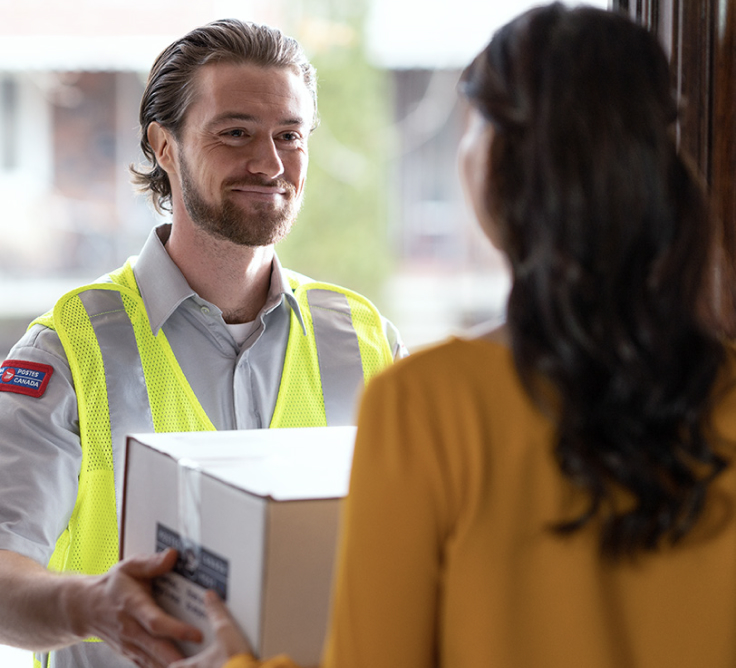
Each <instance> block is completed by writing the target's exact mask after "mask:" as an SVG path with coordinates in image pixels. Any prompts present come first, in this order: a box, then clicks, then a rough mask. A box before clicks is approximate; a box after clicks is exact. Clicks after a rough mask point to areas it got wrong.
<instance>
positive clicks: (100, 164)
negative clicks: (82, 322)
mask: <svg viewBox="0 0 736 668" xmlns="http://www.w3.org/2000/svg"><path fill="white" fill-rule="evenodd" d="M534 4H539V3H538V2H529V1H528V0H527V1H525V0H506V2H503V3H501V2H497V1H496V0H482V1H481V0H421V1H420V0H210V1H207V0H197V2H193V1H190V0H66V1H65V2H63V3H60V2H57V1H56V0H23V1H22V2H18V1H17V0H13V1H11V0H0V207H1V209H2V210H0V357H3V358H4V356H5V354H6V353H7V351H8V350H9V348H10V346H11V345H12V343H14V342H15V340H17V338H18V337H19V336H20V335H21V334H22V332H23V331H24V330H25V328H26V326H27V324H28V323H29V322H30V321H31V320H32V319H33V318H34V317H36V316H37V315H39V314H41V313H43V312H45V311H46V310H48V309H49V308H51V307H52V306H53V304H54V302H55V300H56V299H57V298H58V297H59V296H60V295H61V294H63V293H64V292H65V291H66V290H68V289H71V288H72V287H76V286H78V285H81V284H83V283H86V282H90V281H92V280H94V279H95V278H96V277H97V276H99V275H101V274H103V273H105V272H106V271H108V270H111V269H113V268H116V267H117V266H119V265H120V264H122V263H123V261H124V260H125V259H126V258H127V257H128V256H129V255H131V254H135V253H136V252H137V251H138V250H139V249H140V247H141V245H142V244H143V242H144V240H145V238H146V236H147V235H148V232H149V231H150V229H151V227H152V226H153V225H155V224H156V223H157V222H159V221H160V220H161V219H160V218H158V217H157V216H156V215H155V214H154V213H153V211H152V209H151V208H150V206H148V205H147V203H146V202H145V200H144V199H143V198H142V197H140V196H137V195H136V194H135V193H134V191H133V188H132V186H131V185H130V181H129V176H128V171H127V166H128V165H129V164H131V163H138V162H139V161H140V159H141V154H140V151H139V148H138V136H137V115H138V104H139V101H140V96H141V93H142V91H143V87H144V85H145V78H146V74H147V72H148V69H149V67H150V65H151V64H152V62H153V60H154V58H155V57H156V55H157V54H158V53H159V52H160V51H161V50H162V49H163V48H164V47H165V46H166V45H167V44H169V43H170V42H171V41H173V40H174V39H176V38H177V37H180V36H181V35H183V34H184V33H186V32H187V31H189V30H191V29H192V28H194V27H196V26H198V25H202V24H204V23H207V22H209V21H211V20H214V19H216V18H224V17H236V18H241V19H245V20H253V21H257V22H262V23H268V24H271V25H275V26H278V27H280V28H281V29H283V30H284V31H285V32H286V33H288V34H290V35H293V36H294V37H296V38H298V39H299V40H300V41H301V43H302V44H303V45H304V47H305V49H306V51H307V54H308V56H309V57H310V59H311V60H312V62H313V63H314V64H315V66H316V67H317V70H318V76H319V105H320V117H321V125H320V127H319V128H318V130H317V131H316V133H315V134H314V136H313V137H312V139H311V141H310V167H309V176H308V185H307V194H306V199H305V204H304V208H303V210H302V213H301V214H300V217H299V222H298V223H297V225H296V226H295V228H294V230H293V232H292V233H291V235H290V236H289V238H288V239H287V240H286V241H285V242H283V243H282V244H281V245H279V247H278V253H279V256H280V257H281V259H282V261H283V262H284V264H285V265H286V266H288V267H290V268H293V269H295V270H298V271H301V272H303V273H306V274H309V275H311V276H313V277H315V278H318V279H320V280H326V281H332V282H336V283H341V284H343V285H345V286H347V287H351V288H353V289H356V290H358V291H360V292H363V293H364V294H366V295H367V296H369V297H370V298H371V299H372V300H373V301H374V302H375V303H376V304H377V306H378V307H379V309H380V310H381V311H382V312H383V313H385V314H386V315H387V316H388V317H390V318H391V319H392V320H393V321H394V323H395V324H396V325H397V326H398V327H399V329H400V331H401V332H402V335H403V337H404V339H405V341H406V343H407V345H408V346H409V348H410V350H416V349H417V348H419V347H421V346H423V345H426V344H428V343H432V342H434V341H437V340H440V339H442V338H444V337H446V336H448V335H449V334H452V333H454V332H458V331H461V330H463V329H465V328H467V327H470V326H472V325H474V324H477V323H479V322H482V321H485V320H489V319H496V320H497V319H500V318H502V317H503V307H504V301H505V295H506V292H507V290H508V277H507V275H506V273H505V271H504V268H503V265H502V263H501V261H500V258H499V256H498V254H497V253H496V252H495V251H494V250H493V249H492V248H491V247H490V244H489V243H488V242H487V241H486V240H485V239H484V237H483V236H482V235H481V233H480V232H479V231H478V230H477V229H476V226H475V224H474V223H473V221H472V218H471V216H470V213H469V211H468V210H467V208H466V207H465V205H464V203H463V199H462V194H461V189H460V184H459V181H458V177H457V170H456V164H455V150H456V146H457V143H458V140H459V137H460V134H461V132H462V128H463V112H462V108H461V106H460V105H458V103H457V97H456V93H455V86H456V83H457V80H458V77H459V74H460V71H461V70H462V68H463V67H464V66H465V65H466V64H467V63H468V62H469V60H470V59H471V58H472V57H473V56H474V55H475V54H476V53H477V52H478V51H479V50H480V49H481V48H482V47H483V46H484V44H485V43H486V42H487V41H488V39H489V38H490V36H491V34H492V33H493V31H494V30H495V29H496V28H497V27H498V26H500V25H501V24H503V23H504V22H505V21H507V20H508V19H509V18H511V17H512V16H514V15H515V14H517V13H519V12H520V11H522V10H524V9H526V8H528V7H530V6H532V5H534ZM588 4H595V5H597V6H600V7H605V6H607V1H606V0H594V1H593V2H589V3H588ZM3 652H7V657H6V655H4V654H3ZM16 657H17V661H18V663H17V664H15V663H13V661H15V658H16ZM27 663H28V655H27V653H26V652H16V651H15V650H6V649H3V648H2V647H0V665H2V666H4V667H6V668H15V665H18V666H21V665H22V666H25V665H26V664H27Z"/></svg>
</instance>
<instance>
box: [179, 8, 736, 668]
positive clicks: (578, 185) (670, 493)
mask: <svg viewBox="0 0 736 668" xmlns="http://www.w3.org/2000/svg"><path fill="white" fill-rule="evenodd" d="M461 92H462V94H463V95H464V96H465V97H466V98H467V100H468V102H469V103H470V104H469V106H470V110H469V123H468V129H467V132H466V134H465V137H464V139H463V141H462V145H461V148H460V167H461V172H462V178H463V182H464V184H465V187H466V193H467V196H468V198H469V200H470V202H471V203H472V205H473V209H474V211H475V213H476V215H477V218H478V221H479V223H480V225H481V226H482V228H483V229H484V231H485V232H486V233H487V235H488V237H489V238H490V239H491V240H492V241H493V243H494V244H495V245H497V246H498V247H499V249H501V250H502V251H503V252H504V254H505V255H506V257H507V258H508V262H509V265H510V267H511V271H512V276H513V287H512V291H511V294H510V297H509V302H508V315H507V323H506V324H505V325H504V326H503V327H501V328H499V329H496V330H495V331H491V332H489V333H487V334H485V335H483V336H481V337H479V338H476V339H454V340H451V341H449V342H447V343H445V344H443V345H440V346H438V347H436V348H434V349H431V350H427V351H424V352H422V353H418V354H415V355H413V356H412V357H410V358H408V359H407V360H405V361H403V362H402V363H400V364H398V365H396V366H395V367H394V368H393V369H390V370H389V371H387V372H386V373H384V374H383V375H382V376H380V377H379V378H378V379H376V380H375V381H373V382H372V383H371V385H370V386H369V387H368V389H367V391H366V394H365V397H364V402H363V405H362V410H361V416H360V421H359V429H358V438H357V444H356V451H355V459H354V464H353V478H352V482H351V490H350V495H349V498H348V501H347V504H346V516H345V524H344V533H343V540H342V548H341V555H340V566H339V572H338V576H337V582H336V590H335V599H334V608H333V620H332V625H331V631H330V635H329V640H328V643H327V645H326V650H325V656H324V662H323V663H324V665H325V666H328V667H330V668H333V667H334V668H353V667H363V666H365V667H373V666H390V667H393V666H396V667H401V668H430V667H434V666H439V667H442V668H456V667H457V668H475V667H478V668H481V667H483V668H486V667H488V666H503V667H505V668H508V667H519V666H521V667H525V668H526V667H529V668H531V667H534V668H540V667H544V668H550V667H552V668H554V667H556V666H570V665H575V666H586V667H589V666H594V667H596V668H604V667H609V666H610V667H613V666H627V667H628V666H637V667H640V666H641V667H648V666H652V667H654V666H657V667H660V666H668V667H672V666H708V667H709V668H717V667H721V666H724V667H725V666H732V665H734V662H736V596H735V595H734V592H735V591H736V522H735V521H734V518H733V516H732V512H733V501H734V496H735V495H736V478H735V477H734V470H733V467H732V466H730V465H729V461H730V459H731V458H732V449H733V443H734V440H735V439H736V391H734V390H733V388H732V385H733V380H734V377H735V376H736V368H735V367H734V361H735V360H734V355H733V353H732V352H731V350H730V349H729V348H728V347H727V346H726V345H725V344H723V343H722V342H721V341H719V339H718V337H717V336H716V335H715V334H713V333H711V331H712V330H710V329H709V327H708V326H707V325H706V320H705V314H706V312H707V310H708V309H707V308H705V306H706V305H707V303H708V297H707V294H706V292H707V290H708V286H709V282H710V281H709V278H708V277H709V276H710V274H711V265H710V261H709V255H710V254H709V251H710V247H711V229H710V223H709V219H708V216H707V215H706V211H705V204H704V197H703V193H702V191H701V188H700V187H699V185H698V183H697V182H696V181H695V179H694V178H693V177H692V175H691V173H690V172H689V170H688V169H687V167H686V165H685V164H684V162H683V160H682V158H681V157H680V156H678V154H677V150H676V143H675V139H674V134H673V129H674V128H673V124H674V122H675V119H676V107H675V102H674V101H673V99H672V96H671V94H670V88H669V73H668V66H667V61H666V58H665V56H664V54H663V53H662V50H661V49H660V47H659V46H658V45H657V43H656V41H655V39H654V38H653V37H652V36H650V35H649V34H648V33H647V32H646V31H644V30H643V29H642V28H640V27H637V26H635V25H633V24H632V23H630V22H629V21H628V20H627V19H626V18H624V17H622V16H619V15H617V14H614V13H610V12H604V11H601V10H596V9H591V8H576V9H567V8H564V7H563V6H561V5H559V4H555V5H551V6H548V7H543V8H537V9H534V10H531V11H530V12H528V13H526V14H524V15H522V16H521V17H519V18H517V19H516V20H514V21H512V22H511V23H510V24H509V25H507V26H505V27H504V28H503V29H501V30H500V31H499V32H498V33H497V34H496V35H495V36H494V38H493V40H492V41H491V43H490V44H489V45H488V47H487V48H486V49H485V50H484V51H483V52H482V53H481V54H480V55H479V56H478V57H477V58H476V59H475V60H474V62H473V63H471V65H470V66H469V67H468V68H467V70H466V71H465V73H464V75H463V77H462V82H461ZM212 617H213V620H214V621H215V623H216V625H217V626H218V628H219V629H220V631H219V634H220V644H219V646H217V647H216V648H214V649H213V650H211V651H210V654H209V659H208V657H207V656H203V657H200V658H198V659H193V660H190V661H189V662H185V663H184V664H182V665H220V662H221V661H224V660H225V659H226V658H228V657H230V656H233V655H237V654H238V653H239V652H240V653H241V654H240V656H234V658H232V659H231V661H230V662H229V663H228V664H227V666H228V668H234V667H235V666H250V665H264V666H268V667H269V668H271V667H272V666H280V665H292V664H290V662H289V661H288V659H286V658H281V659H275V660H271V661H266V662H265V663H263V664H258V663H257V662H255V661H254V660H251V659H250V658H249V657H248V656H246V654H243V653H242V652H244V651H245V650H246V646H245V645H244V641H243V639H242V637H241V636H240V635H239V634H238V633H237V630H236V629H235V627H234V626H232V624H230V623H229V622H228V621H227V618H226V616H225V612H224V609H223V608H221V607H219V606H218V604H217V603H216V602H214V601H213V602H212ZM215 652H219V656H220V657H221V659H219V660H217V659H215V658H214V657H215ZM208 660H210V661H212V663H211V664H207V661H208Z"/></svg>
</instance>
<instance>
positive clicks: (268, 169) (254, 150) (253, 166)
mask: <svg viewBox="0 0 736 668" xmlns="http://www.w3.org/2000/svg"><path fill="white" fill-rule="evenodd" d="M250 149H251V150H250V153H249V156H248V161H247V165H246V167H247V169H248V171H249V172H250V173H251V174H263V175H264V176H267V177H268V178H270V179H275V178H276V177H278V176H281V175H282V174H283V173H284V163H283V162H282V161H281V156H280V155H279V152H278V150H277V149H276V144H275V143H274V140H273V139H272V138H271V137H263V138H259V139H256V140H255V141H253V142H252V143H251V145H250Z"/></svg>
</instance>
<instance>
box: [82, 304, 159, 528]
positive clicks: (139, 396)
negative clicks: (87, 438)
mask: <svg viewBox="0 0 736 668" xmlns="http://www.w3.org/2000/svg"><path fill="white" fill-rule="evenodd" d="M79 298H80V299H81V301H82V304H83V305H84V308H85V310H86V311H87V315H89V319H90V322H91V323H92V327H93V329H94V331H95V336H96V337H97V343H98V344H99V346H100V351H101V353H102V361H103V363H104V365H105V384H106V385H107V401H108V409H109V411H110V430H111V435H112V457H113V467H114V470H115V498H116V501H117V511H118V520H119V519H120V511H121V508H122V505H121V502H122V492H123V490H122V487H123V486H122V474H123V471H124V470H125V467H124V464H125V461H124V460H125V437H126V436H127V435H128V434H131V433H136V432H141V433H150V432H153V431H154V429H153V417H152V415H151V406H150V405H149V402H148V390H147V389H146V378H145V375H144V374H143V364H142V363H141V357H140V354H139V352H138V343H137V342H136V339H135V333H134V331H133V324H132V323H131V322H130V318H129V317H128V314H127V313H126V312H125V307H124V306H123V298H122V296H121V295H120V293H119V292H118V291H117V290H87V291H85V292H81V293H80V294H79Z"/></svg>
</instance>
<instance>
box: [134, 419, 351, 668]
mask: <svg viewBox="0 0 736 668" xmlns="http://www.w3.org/2000/svg"><path fill="white" fill-rule="evenodd" d="M354 440H355V428H354V427H324V428H311V429H269V430H247V431H228V432H196V433H195V432H192V433H185V434H146V435H133V436H130V437H129V438H128V445H127V455H126V466H125V483H124V501H123V521H122V532H121V534H122V535H121V555H122V556H123V557H125V556H130V555H132V554H140V553H151V552H154V551H157V550H163V549H166V548H167V547H173V548H175V549H177V551H178V552H179V559H178V562H177V565H176V567H175V569H174V570H173V571H172V572H171V573H170V574H168V575H167V576H165V577H163V578H160V579H159V580H158V581H157V582H156V583H155V587H154V595H155V597H156V599H157V600H158V602H159V604H160V605H161V606H162V607H163V608H164V609H166V610H167V611H169V612H170V613H171V614H173V615H175V616H177V617H179V618H180V619H184V620H186V621H189V622H191V623H193V624H195V625H196V626H198V627H200V628H201V629H202V630H203V631H204V632H205V643H204V644H203V645H197V646H195V645H194V644H191V643H189V644H185V645H184V646H183V647H182V649H183V651H184V652H185V653H187V654H193V653H195V652H197V651H201V650H202V648H203V647H204V646H206V644H207V643H208V642H209V641H210V638H211V632H210V629H209V627H208V625H207V622H206V615H205V612H204V602H203V601H204V598H203V596H204V592H205V591H206V590H207V589H214V590H216V591H217V592H218V593H219V594H220V596H221V597H222V598H223V599H224V600H226V601H227V604H228V607H229V608H230V610H231V612H232V613H233V616H234V617H235V619H236V620H237V621H238V623H239V625H240V627H241V628H242V629H243V631H244V632H245V634H246V636H247V637H248V640H249V641H250V643H251V645H252V647H253V649H254V651H255V653H256V654H257V655H258V656H262V657H269V656H273V655H275V654H279V653H282V652H285V653H287V654H289V656H291V657H292V658H293V659H294V660H295V661H296V662H297V663H299V664H301V665H304V666H313V665H317V664H318V663H319V659H320V653H321V649H322V644H323V642H324V637H325V633H326V629H327V622H328V614H329V601H330V590H331V584H332V571H333V566H334V560H335V550H336V546H337V538H338V530H339V518H340V508H341V504H342V499H343V498H344V497H345V495H346V494H347V490H348V484H349V477H350V465H351V461H352V452H353V444H354Z"/></svg>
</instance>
